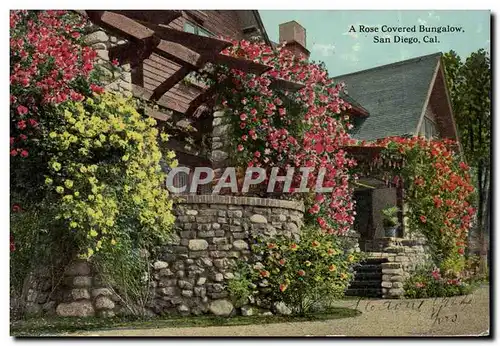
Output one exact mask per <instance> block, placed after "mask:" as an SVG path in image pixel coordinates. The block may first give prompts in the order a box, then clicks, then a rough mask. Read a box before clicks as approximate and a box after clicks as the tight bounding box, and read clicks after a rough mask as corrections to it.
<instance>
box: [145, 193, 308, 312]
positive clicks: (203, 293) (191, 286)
mask: <svg viewBox="0 0 500 346" xmlns="http://www.w3.org/2000/svg"><path fill="white" fill-rule="evenodd" d="M175 212H176V216H177V220H176V226H177V229H178V232H177V234H176V237H175V240H174V241H173V243H172V244H171V245H169V246H165V247H164V254H163V256H162V258H161V261H157V262H155V263H154V268H155V271H154V279H155V282H156V285H157V287H156V291H155V293H156V296H155V298H154V303H153V309H154V312H155V313H157V314H159V313H171V312H175V311H176V312H178V313H181V314H190V313H191V314H195V315H196V314H201V313H205V312H211V313H213V314H215V315H223V316H227V315H230V314H232V313H235V311H234V307H233V305H232V303H231V302H230V300H229V299H228V298H229V293H228V292H227V290H226V283H227V280H228V279H231V278H233V277H234V273H232V272H231V269H230V268H231V265H232V264H234V262H235V260H236V259H242V260H245V259H247V258H248V257H249V255H250V244H249V239H250V237H252V236H257V235H264V236H275V235H279V234H283V235H285V236H288V237H294V238H299V232H300V228H301V226H302V219H303V205H302V203H298V202H292V201H282V200H275V199H262V198H256V197H232V196H217V195H201V196H195V195H193V196H186V199H185V201H184V202H181V203H178V204H177V205H176V208H175Z"/></svg>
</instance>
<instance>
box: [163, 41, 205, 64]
mask: <svg viewBox="0 0 500 346" xmlns="http://www.w3.org/2000/svg"><path fill="white" fill-rule="evenodd" d="M154 52H155V53H157V54H159V55H161V56H163V57H165V58H167V59H170V60H172V61H173V62H175V63H177V64H179V65H182V66H187V67H189V68H191V69H192V70H197V69H199V68H201V67H203V59H201V56H200V54H199V53H197V52H194V51H192V50H191V49H189V48H187V47H184V46H183V45H181V44H179V43H175V42H171V41H166V40H161V41H160V43H159V44H158V46H156V48H155V49H154Z"/></svg>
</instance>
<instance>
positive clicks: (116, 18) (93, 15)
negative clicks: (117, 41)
mask: <svg viewBox="0 0 500 346" xmlns="http://www.w3.org/2000/svg"><path fill="white" fill-rule="evenodd" d="M86 12H87V15H88V16H89V18H90V19H91V20H92V21H93V22H94V23H97V24H99V25H101V26H104V27H106V28H108V29H109V30H110V31H113V32H117V31H118V33H119V35H120V36H124V37H125V38H126V39H128V40H131V41H134V42H137V41H138V40H144V39H148V38H151V37H153V35H154V33H155V32H154V31H153V30H151V29H149V28H147V27H145V26H144V25H142V24H140V23H138V22H136V21H135V20H133V19H131V18H129V17H127V16H124V15H123V14H119V13H115V12H111V11H86Z"/></svg>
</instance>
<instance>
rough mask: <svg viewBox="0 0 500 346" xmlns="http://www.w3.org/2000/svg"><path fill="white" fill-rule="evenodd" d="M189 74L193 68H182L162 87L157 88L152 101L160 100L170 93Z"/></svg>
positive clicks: (163, 83)
mask: <svg viewBox="0 0 500 346" xmlns="http://www.w3.org/2000/svg"><path fill="white" fill-rule="evenodd" d="M189 72H191V68H189V67H187V66H182V67H181V68H180V69H178V70H177V71H176V72H175V73H174V74H173V75H171V76H170V77H168V78H167V79H165V81H163V82H162V83H161V84H160V85H158V86H157V87H156V89H155V90H154V91H153V95H152V96H151V100H154V101H156V100H159V99H160V97H162V96H163V94H165V93H166V92H167V91H169V90H170V89H171V88H172V87H173V86H174V85H176V84H177V83H178V82H180V81H181V80H182V79H183V78H184V77H185V76H186V75H187V74H188V73H189Z"/></svg>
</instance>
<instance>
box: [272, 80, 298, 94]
mask: <svg viewBox="0 0 500 346" xmlns="http://www.w3.org/2000/svg"><path fill="white" fill-rule="evenodd" d="M269 87H270V88H271V89H280V90H287V91H290V92H296V91H299V90H300V89H302V88H303V87H305V85H304V84H302V83H296V82H291V81H289V80H285V79H281V78H276V79H274V80H273V81H272V82H271V85H270V86H269Z"/></svg>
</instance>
